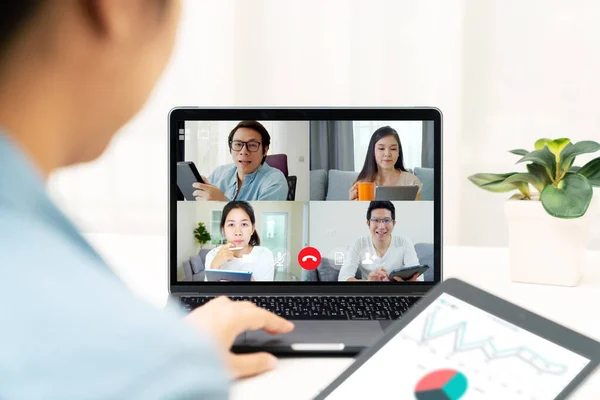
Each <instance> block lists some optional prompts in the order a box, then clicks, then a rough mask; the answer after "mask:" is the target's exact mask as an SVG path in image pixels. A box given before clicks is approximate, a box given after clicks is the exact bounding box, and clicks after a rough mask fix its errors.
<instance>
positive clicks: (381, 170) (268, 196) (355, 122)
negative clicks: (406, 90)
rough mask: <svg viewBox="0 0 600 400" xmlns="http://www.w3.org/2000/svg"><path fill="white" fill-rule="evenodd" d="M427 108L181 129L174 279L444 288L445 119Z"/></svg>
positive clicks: (176, 155) (197, 123)
mask: <svg viewBox="0 0 600 400" xmlns="http://www.w3.org/2000/svg"><path fill="white" fill-rule="evenodd" d="M195 111H196V112H195ZM202 111H204V112H202ZM212 111H213V112H214V111H215V110H212ZM246 111H250V110H246ZM412 111H416V110H412ZM421 111H423V110H421ZM427 111H428V112H425V113H423V114H422V116H421V119H420V118H419V116H418V115H415V114H414V113H411V112H398V110H395V112H394V111H391V112H390V113H388V114H385V113H384V114H381V115H374V116H377V117H387V118H371V119H364V115H357V118H353V119H348V118H347V116H348V113H350V111H349V110H345V113H344V116H345V118H343V119H342V118H338V119H323V118H319V119H316V118H314V117H313V118H310V117H311V116H310V112H308V113H302V114H301V116H302V117H303V118H304V119H301V118H296V119H290V118H292V117H293V116H294V115H293V113H292V115H291V116H290V115H288V114H286V115H283V116H284V117H285V118H281V119H270V118H265V116H267V117H273V116H274V117H277V116H280V117H281V115H277V112H273V113H271V114H274V115H266V114H265V113H260V112H256V113H255V116H256V119H248V117H249V116H252V115H251V113H250V115H248V113H245V114H244V115H240V118H238V119H231V118H227V119H215V118H214V117H215V116H217V115H216V114H215V113H213V114H211V110H189V113H188V114H186V115H187V118H182V119H181V120H178V121H173V120H172V121H171V130H172V131H173V130H174V131H175V132H172V133H171V135H173V133H174V134H175V138H174V140H173V138H171V145H172V149H171V160H170V163H171V164H170V168H171V170H173V169H176V173H173V171H172V172H171V174H170V176H171V190H172V193H171V195H172V196H171V197H172V198H171V207H172V208H171V221H172V222H171V252H172V253H173V251H176V255H175V256H173V254H172V255H171V260H172V263H173V262H174V264H175V268H174V270H172V272H171V273H172V275H171V282H172V283H175V284H177V283H180V284H181V283H183V284H200V285H202V284H213V285H214V284H219V283H225V282H226V283H236V284H238V282H239V284H244V285H252V284H253V283H258V282H261V283H264V282H296V283H299V282H305V283H314V284H322V283H328V284H332V283H335V284H336V285H343V284H344V283H348V282H354V281H370V282H377V283H379V284H381V285H393V284H402V285H409V284H416V283H419V282H420V283H425V282H430V283H434V282H435V281H439V279H440V272H439V266H438V265H436V263H439V262H440V261H439V260H440V257H439V256H435V253H436V251H435V249H436V248H438V249H439V248H440V246H441V243H436V241H438V242H439V240H440V237H439V236H441V228H440V225H441V224H440V221H437V222H436V220H435V219H436V218H435V217H436V207H435V205H436V201H439V202H441V194H440V193H439V188H440V180H441V175H440V173H439V171H436V168H439V166H440V156H439V154H438V152H439V149H438V148H436V145H437V146H440V145H441V143H440V142H441V140H440V134H441V132H440V131H441V128H440V124H441V122H440V120H439V119H438V120H437V121H436V120H434V119H427V116H428V115H432V114H434V115H439V114H437V112H436V111H435V110H427ZM231 112H234V111H233V110H232V111H231ZM358 114H360V113H358ZM209 116H212V117H213V118H212V119H206V118H207V117H209ZM332 116H333V117H335V116H336V115H335V113H333V114H332ZM391 117H393V118H391ZM173 181H175V182H173ZM390 187H406V190H384V189H389V188H390ZM415 187H416V188H417V190H416V195H415V193H414V188H415ZM378 188H381V189H380V195H379V196H378V195H377V192H378ZM382 196H383V197H382ZM395 196H397V197H395ZM382 198H383V199H384V200H382ZM174 203H176V205H174ZM437 213H438V214H439V207H438V211H437ZM438 217H439V215H438ZM173 222H175V226H173ZM436 235H437V236H438V237H436ZM436 239H437V240H436ZM174 278H175V279H174ZM215 282H216V283H215Z"/></svg>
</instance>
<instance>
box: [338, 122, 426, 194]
mask: <svg viewBox="0 0 600 400" xmlns="http://www.w3.org/2000/svg"><path fill="white" fill-rule="evenodd" d="M360 182H375V185H376V186H410V185H417V186H419V191H418V192H417V197H416V200H421V189H423V184H422V183H421V180H420V179H419V178H417V177H416V175H414V174H411V173H410V172H408V171H407V170H406V168H404V156H403V154H402V143H400V136H398V132H396V130H395V129H393V128H391V127H389V126H382V127H381V128H379V129H377V130H376V131H375V132H373V135H372V136H371V140H370V142H369V148H368V149H367V155H366V157H365V164H364V165H363V168H362V170H361V171H360V173H359V174H358V177H357V178H356V181H355V182H354V184H353V185H352V187H351V188H350V191H349V197H350V200H356V199H358V183H360Z"/></svg>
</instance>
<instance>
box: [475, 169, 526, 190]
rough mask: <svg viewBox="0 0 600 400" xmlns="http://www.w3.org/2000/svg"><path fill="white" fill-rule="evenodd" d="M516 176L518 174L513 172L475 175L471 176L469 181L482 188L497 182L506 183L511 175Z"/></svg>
mask: <svg viewBox="0 0 600 400" xmlns="http://www.w3.org/2000/svg"><path fill="white" fill-rule="evenodd" d="M514 174H516V172H511V173H508V174H488V173H482V174H475V175H471V176H469V180H470V181H471V182H473V183H474V184H475V185H477V186H479V187H481V186H483V185H485V184H488V183H492V182H497V181H504V180H505V179H506V178H508V177H509V176H511V175H514Z"/></svg>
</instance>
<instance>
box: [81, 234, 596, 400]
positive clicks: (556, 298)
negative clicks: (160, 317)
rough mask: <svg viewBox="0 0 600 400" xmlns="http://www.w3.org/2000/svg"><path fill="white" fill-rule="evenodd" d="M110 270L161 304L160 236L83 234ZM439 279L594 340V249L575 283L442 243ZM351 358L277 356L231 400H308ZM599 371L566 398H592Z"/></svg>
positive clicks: (238, 386)
mask: <svg viewBox="0 0 600 400" xmlns="http://www.w3.org/2000/svg"><path fill="white" fill-rule="evenodd" d="M88 237H89V238H90V239H91V240H92V242H93V243H94V244H95V245H96V246H97V248H99V249H100V251H101V253H102V254H103V255H104V256H105V257H106V258H107V261H109V262H110V263H111V264H112V265H113V266H114V267H115V270H116V272H117V273H118V274H119V275H120V276H121V277H122V278H123V279H124V280H125V281H126V283H127V284H129V286H130V287H131V288H132V289H133V290H134V291H135V292H136V293H138V294H139V295H140V296H142V297H144V298H146V299H147V300H149V301H151V302H153V303H155V304H157V305H164V303H165V300H166V297H167V271H166V267H165V266H166V265H167V256H166V238H165V237H162V236H160V237H140V236H138V237H121V236H114V235H92V236H88ZM444 277H445V278H448V277H457V278H460V279H463V280H465V281H467V282H469V283H471V284H474V285H476V286H478V287H480V288H482V289H484V290H487V291H489V292H491V293H493V294H496V295H498V296H500V297H503V298H505V299H507V300H509V301H512V302H514V303H516V304H518V305H521V306H523V307H525V308H527V309H529V310H531V311H533V312H536V313H538V314H540V315H542V316H544V317H546V318H549V319H551V320H554V321H556V322H558V323H560V324H562V325H565V326H567V327H569V328H571V329H573V330H576V331H578V332H580V333H582V334H584V335H586V336H589V337H591V338H594V339H596V340H600V317H598V313H597V307H600V252H589V260H588V266H587V268H586V270H585V276H584V278H583V279H582V281H581V283H580V284H579V286H577V287H573V288H568V287H554V286H542V285H531V284H522V283H513V282H511V281H510V280H509V275H508V250H507V249H506V248H482V247H446V248H445V250H444ZM352 361H353V359H352V358H296V359H282V360H280V363H279V365H278V367H277V368H276V369H275V370H273V371H271V372H269V373H266V374H263V375H261V376H258V377H254V378H249V379H245V380H241V381H239V382H237V383H235V384H234V386H233V388H232V396H231V398H232V399H260V400H269V399H278V400H279V399H283V398H285V399H289V400H292V399H310V398H313V397H314V396H315V395H316V394H317V393H318V392H319V391H320V390H321V389H323V388H324V387H326V386H327V385H328V384H329V383H330V382H331V381H333V380H334V379H335V378H336V377H337V376H338V375H339V374H340V373H341V372H342V371H344V370H345V369H346V368H347V367H348V366H349V365H350V364H351V363H352ZM598 393H600V371H596V372H595V374H594V375H592V376H591V377H590V378H589V379H588V380H587V381H586V382H585V384H584V385H583V386H581V388H580V389H579V390H578V391H577V392H576V393H575V394H574V395H573V396H572V398H573V399H592V398H597V397H598Z"/></svg>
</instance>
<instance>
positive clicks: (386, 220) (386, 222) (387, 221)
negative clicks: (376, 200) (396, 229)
mask: <svg viewBox="0 0 600 400" xmlns="http://www.w3.org/2000/svg"><path fill="white" fill-rule="evenodd" d="M369 221H371V222H372V223H374V224H384V225H389V224H391V223H392V222H394V221H393V220H392V219H391V218H371V219H370V220H369Z"/></svg>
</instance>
